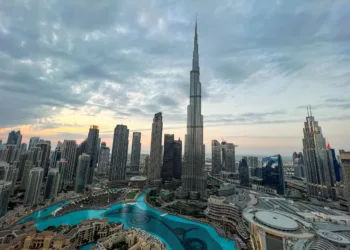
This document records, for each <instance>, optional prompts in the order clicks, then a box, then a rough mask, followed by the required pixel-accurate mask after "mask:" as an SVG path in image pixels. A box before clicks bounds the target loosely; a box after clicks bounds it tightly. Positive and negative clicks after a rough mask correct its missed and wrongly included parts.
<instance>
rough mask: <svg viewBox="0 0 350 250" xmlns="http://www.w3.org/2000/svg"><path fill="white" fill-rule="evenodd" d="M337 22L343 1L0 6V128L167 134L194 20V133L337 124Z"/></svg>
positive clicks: (342, 42) (342, 69)
mask: <svg viewBox="0 0 350 250" xmlns="http://www.w3.org/2000/svg"><path fill="white" fill-rule="evenodd" d="M349 10H350V5H349V3H348V1H346V0H339V1H335V2H334V1H333V2H331V1H327V0H320V1H318V2H313V1H307V2H306V1H302V0H297V1H288V0H280V1H276V2H275V1H270V2H268V3H266V2H263V1H260V0H237V1H226V2H225V3H224V2H223V3H220V4H219V5H218V4H217V3H215V2H210V1H207V2H205V3H201V4H200V5H198V4H197V3H196V2H195V1H190V2H189V1H160V0H154V1H151V2H149V1H136V0H135V1H134V0H131V1H123V2H122V1H113V0H106V1H93V2H91V3H89V4H88V5H87V4H86V2H85V1H83V0H76V1H68V0H51V1H38V0H34V1H26V0H18V1H5V2H3V3H2V7H1V10H0V64H1V65H2V67H1V69H0V99H1V100H2V103H5V104H6V105H0V127H1V128H12V127H21V126H26V125H32V126H33V128H34V129H35V128H36V129H38V130H39V129H54V128H60V127H64V126H66V127H67V126H73V127H74V126H77V128H79V126H80V125H82V126H83V125H85V123H88V122H90V121H92V120H91V119H92V118H94V119H99V122H101V123H105V124H106V125H107V124H108V125H109V126H112V125H110V124H112V123H113V122H115V123H117V122H119V120H125V121H126V122H130V123H132V124H135V127H137V126H138V125H136V124H137V122H140V123H141V122H146V121H147V122H149V121H150V120H151V119H152V117H153V115H154V113H156V112H160V111H161V112H162V113H163V115H164V120H165V122H166V123H169V124H167V125H166V126H167V127H174V128H177V127H178V126H179V127H184V126H186V124H185V123H186V106H187V105H188V102H189V98H188V96H189V88H190V86H189V82H190V70H191V63H192V62H191V60H192V58H191V57H192V50H193V35H194V34H193V32H194V19H195V14H194V13H195V12H198V33H199V53H200V58H199V60H200V67H201V75H200V78H201V83H202V97H203V98H202V99H203V107H205V108H206V109H204V108H203V114H204V115H205V119H204V122H205V124H206V126H232V125H243V124H269V123H270V124H273V123H286V124H287V123H290V122H294V121H296V120H297V119H300V117H302V119H301V120H303V118H304V115H305V114H304V113H305V107H304V106H303V105H305V106H306V105H311V106H312V107H313V108H315V110H318V111H319V117H321V118H322V117H330V116H328V115H327V113H328V112H332V110H333V111H334V110H341V111H342V112H343V113H342V117H344V118H343V119H345V118H346V117H348V115H350V113H349V107H350V104H349V102H348V101H347V100H348V96H347V92H348V90H349V84H350V74H349V71H348V69H349V67H350V45H349V43H348V41H349V39H350V31H349V30H348V29H347V27H346V25H344V23H349V22H350V17H349V15H347V13H348V11H349ZM295 107H297V108H295ZM277 109H278V110H277ZM266 110H277V111H280V113H278V112H277V113H271V112H266ZM67 114H69V116H68V115H67ZM207 114H208V115H207ZM64 117H70V118H69V119H71V121H69V122H67V121H62V119H63V118H64ZM78 117H79V118H78ZM61 118H62V119H61ZM85 118H86V119H85ZM45 119H46V120H45ZM67 119H68V118H67ZM74 119H79V120H74ZM346 119H347V118H346ZM82 121H84V122H82ZM50 123H51V124H50ZM83 123H84V124H83ZM113 126H114V124H113ZM73 127H72V128H73ZM107 130H109V128H107Z"/></svg>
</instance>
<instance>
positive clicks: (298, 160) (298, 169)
mask: <svg viewBox="0 0 350 250" xmlns="http://www.w3.org/2000/svg"><path fill="white" fill-rule="evenodd" d="M293 168H294V176H296V177H301V178H304V177H305V171H304V157H303V153H301V152H299V153H297V152H294V153H293Z"/></svg>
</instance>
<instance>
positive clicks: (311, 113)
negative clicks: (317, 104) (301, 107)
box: [310, 105, 312, 116]
mask: <svg viewBox="0 0 350 250" xmlns="http://www.w3.org/2000/svg"><path fill="white" fill-rule="evenodd" d="M310 116H312V111H311V105H310Z"/></svg>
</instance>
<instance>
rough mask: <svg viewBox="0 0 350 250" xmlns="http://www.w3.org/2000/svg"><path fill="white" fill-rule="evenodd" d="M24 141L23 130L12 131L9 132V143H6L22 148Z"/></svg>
mask: <svg viewBox="0 0 350 250" xmlns="http://www.w3.org/2000/svg"><path fill="white" fill-rule="evenodd" d="M21 142H22V135H21V131H19V130H18V131H17V132H16V131H14V130H13V131H11V132H10V133H9V136H8V138H7V143H6V145H16V148H20V146H21Z"/></svg>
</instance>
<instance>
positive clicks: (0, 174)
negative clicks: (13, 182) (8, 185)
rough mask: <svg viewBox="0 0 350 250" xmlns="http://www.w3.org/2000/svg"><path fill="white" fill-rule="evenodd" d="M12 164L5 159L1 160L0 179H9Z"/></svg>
mask: <svg viewBox="0 0 350 250" xmlns="http://www.w3.org/2000/svg"><path fill="white" fill-rule="evenodd" d="M9 168H10V165H9V164H8V163H7V162H5V161H0V180H4V181H7V176H8V173H9Z"/></svg>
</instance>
